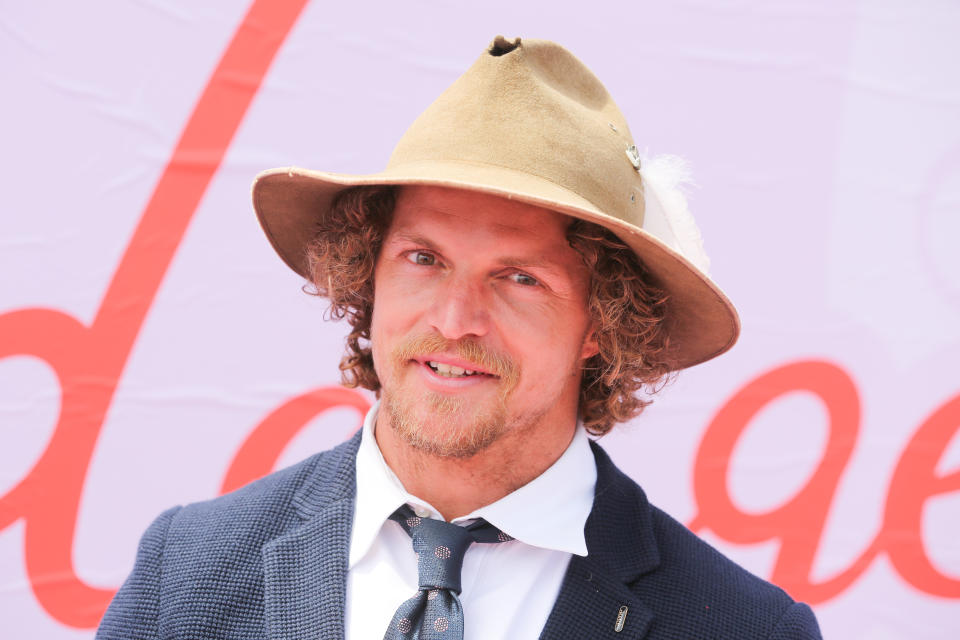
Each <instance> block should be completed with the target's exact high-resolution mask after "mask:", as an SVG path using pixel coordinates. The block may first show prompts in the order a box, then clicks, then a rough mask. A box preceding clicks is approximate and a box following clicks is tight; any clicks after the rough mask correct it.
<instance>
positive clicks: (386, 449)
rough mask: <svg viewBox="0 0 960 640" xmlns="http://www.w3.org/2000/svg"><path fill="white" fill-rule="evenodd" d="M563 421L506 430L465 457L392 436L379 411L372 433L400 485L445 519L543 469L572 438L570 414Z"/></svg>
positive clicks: (460, 514)
mask: <svg viewBox="0 0 960 640" xmlns="http://www.w3.org/2000/svg"><path fill="white" fill-rule="evenodd" d="M564 423H565V424H566V425H567V426H563V425H560V424H556V422H555V421H552V424H549V425H547V424H532V425H528V426H527V427H524V428H518V429H514V430H511V431H510V432H508V433H506V434H504V435H503V436H501V437H500V438H499V439H497V440H496V441H495V442H493V443H492V444H491V445H490V446H489V447H487V448H486V449H484V450H483V451H481V452H479V453H477V454H475V455H473V456H470V457H466V458H453V457H442V456H437V455H434V454H430V453H426V452H424V451H422V450H419V449H416V448H414V447H412V446H410V445H409V444H407V443H406V442H404V441H402V440H400V439H399V438H398V437H397V435H396V433H395V432H394V430H393V428H392V427H391V426H390V418H389V415H387V412H384V411H381V412H380V413H379V414H378V416H377V422H376V432H375V435H376V440H377V445H378V446H379V448H380V451H381V453H382V454H383V458H384V460H385V461H386V463H387V465H388V466H389V467H390V469H391V470H392V471H393V472H394V474H396V476H397V478H398V479H399V480H400V482H401V483H402V484H403V487H404V489H406V491H407V492H408V493H409V494H411V495H414V496H416V497H418V498H421V499H422V500H425V501H427V502H428V503H430V504H431V505H432V506H433V507H435V508H436V509H438V510H439V511H440V514H441V515H442V516H443V517H444V519H445V520H447V521H450V520H453V519H455V518H459V517H463V516H465V515H467V514H469V513H471V512H473V511H475V510H477V509H479V508H480V507H483V506H485V505H488V504H491V503H493V502H496V501H497V500H499V499H500V498H503V497H504V496H506V495H507V494H509V493H512V492H513V491H516V490H517V489H519V488H520V487H522V486H524V485H525V484H527V483H528V482H530V481H531V480H533V479H534V478H536V477H537V476H539V475H540V474H542V473H543V472H544V471H546V470H547V469H548V468H549V467H550V466H551V465H552V464H553V463H554V462H556V461H557V459H558V458H560V456H561V455H563V452H564V451H566V449H567V447H568V446H569V444H570V441H571V440H572V439H573V435H574V432H575V429H576V419H575V418H574V417H572V416H571V417H570V419H569V420H566V421H564ZM531 442H532V443H535V446H532V447H531V446H530V443H531Z"/></svg>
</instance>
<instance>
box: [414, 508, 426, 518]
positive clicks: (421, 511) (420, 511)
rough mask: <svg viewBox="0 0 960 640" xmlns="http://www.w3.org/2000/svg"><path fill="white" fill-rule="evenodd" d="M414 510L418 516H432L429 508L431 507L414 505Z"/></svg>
mask: <svg viewBox="0 0 960 640" xmlns="http://www.w3.org/2000/svg"><path fill="white" fill-rule="evenodd" d="M413 512H414V513H415V514H417V516H419V517H421V518H429V517H430V510H429V509H425V508H424V507H420V506H418V507H414V509H413Z"/></svg>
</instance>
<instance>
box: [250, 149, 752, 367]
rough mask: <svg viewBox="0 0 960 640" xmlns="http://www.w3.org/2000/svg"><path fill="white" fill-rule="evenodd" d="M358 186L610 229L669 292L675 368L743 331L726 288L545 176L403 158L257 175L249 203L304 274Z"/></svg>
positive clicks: (721, 347) (719, 348) (716, 350)
mask: <svg viewBox="0 0 960 640" xmlns="http://www.w3.org/2000/svg"><path fill="white" fill-rule="evenodd" d="M363 185H395V186H402V185H433V186H439V187H451V188H456V189H465V190H469V191H478V192H482V193H487V194H491V195H495V196H501V197H504V198H508V199H512V200H517V201H520V202H525V203H528V204H532V205H536V206H540V207H544V208H546V209H550V210H553V211H557V212H559V213H563V214H566V215H569V216H572V217H574V218H580V219H582V220H587V221H590V222H595V223H597V224H599V225H601V226H604V227H606V228H607V229H610V230H611V231H612V232H614V233H615V234H616V235H617V236H618V237H619V238H620V239H621V240H623V241H624V242H625V243H626V244H627V245H629V246H630V248H631V249H633V251H634V252H635V253H636V254H637V256H638V257H639V258H640V259H641V261H642V262H643V263H644V265H645V266H646V267H647V269H648V270H649V273H650V275H651V276H652V278H653V279H654V281H655V282H654V284H656V285H657V286H659V287H661V288H662V289H663V290H665V291H666V292H667V294H668V296H669V297H668V302H667V311H666V321H667V329H668V332H669V336H670V351H671V356H672V357H673V359H674V360H675V361H676V363H677V366H676V368H677V369H683V368H686V367H690V366H693V365H695V364H699V363H701V362H705V361H707V360H710V359H711V358H714V357H716V356H718V355H720V354H722V353H724V352H725V351H727V350H728V349H730V347H732V346H733V344H734V343H735V342H736V339H737V336H738V335H739V333H740V319H739V317H738V316H737V312H736V309H735V308H734V306H733V304H732V303H731V302H730V300H729V299H727V296H726V295H724V293H723V291H721V290H720V288H719V287H717V285H716V284H714V283H713V281H712V280H710V278H709V277H707V276H706V275H705V274H703V273H702V272H701V271H700V270H699V269H697V268H696V267H695V266H693V264H691V263H690V262H688V261H687V260H686V259H685V258H684V257H683V256H681V255H680V254H679V253H677V252H676V251H674V250H673V249H671V248H670V247H668V246H667V245H665V244H664V243H663V242H661V241H660V240H658V239H657V238H656V237H654V236H653V235H651V234H650V233H648V232H646V231H644V230H643V229H641V228H639V227H636V226H634V225H632V224H629V223H627V222H624V221H622V220H619V219H617V218H614V217H612V216H610V215H607V214H605V213H604V212H603V211H601V210H599V209H598V208H597V207H596V206H594V205H593V204H591V203H590V202H589V201H588V200H586V199H584V198H582V197H580V196H578V195H576V194H575V193H573V192H571V191H569V190H567V189H565V188H564V187H562V186H560V185H557V184H555V183H553V182H551V181H549V180H545V179H542V178H539V177H537V176H534V175H531V174H529V173H525V172H520V171H514V170H511V169H507V168H504V167H497V166H491V165H480V164H470V163H440V162H423V163H417V164H409V163H408V164H405V165H403V166H402V167H399V168H397V169H392V170H391V169H387V170H385V171H382V172H380V173H375V174H368V175H347V174H338V173H328V172H323V171H313V170H309V169H302V168H298V167H289V168H280V169H270V170H268V171H264V172H262V173H260V174H258V175H257V177H256V179H255V180H254V183H253V187H252V197H253V207H254V210H255V211H256V213H257V218H258V219H259V221H260V225H261V226H262V227H263V230H264V232H265V233H266V235H267V238H268V239H269V240H270V244H271V245H273V248H274V249H275V250H276V252H277V253H278V254H279V255H280V257H281V258H282V259H283V261H284V262H285V263H286V264H287V265H288V266H289V267H290V268H291V269H293V270H294V271H295V272H297V273H298V274H300V275H301V276H303V277H305V278H308V277H309V276H308V269H307V254H306V247H307V246H308V245H309V244H310V242H311V241H312V240H313V238H314V236H315V234H316V223H317V219H318V217H319V216H320V215H323V214H324V213H325V212H327V211H329V210H330V206H331V204H332V203H333V200H334V198H336V196H337V194H338V193H339V192H340V191H342V190H344V189H346V188H349V187H356V186H363Z"/></svg>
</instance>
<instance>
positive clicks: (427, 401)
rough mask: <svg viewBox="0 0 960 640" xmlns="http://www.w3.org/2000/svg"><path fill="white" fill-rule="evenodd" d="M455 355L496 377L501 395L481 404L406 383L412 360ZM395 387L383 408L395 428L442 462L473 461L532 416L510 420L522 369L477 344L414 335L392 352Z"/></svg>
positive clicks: (386, 388)
mask: <svg viewBox="0 0 960 640" xmlns="http://www.w3.org/2000/svg"><path fill="white" fill-rule="evenodd" d="M438 351H445V352H448V353H456V354H457V356H458V357H459V358H461V359H463V360H466V361H467V362H471V363H474V364H476V365H477V367H476V368H477V369H481V370H483V371H487V372H489V373H491V374H493V375H494V376H496V384H497V385H498V387H499V388H498V390H497V394H496V396H495V397H494V398H493V399H491V400H490V401H488V402H484V403H482V404H480V403H477V402H471V401H469V400H467V399H465V398H460V397H451V396H449V395H446V394H443V393H438V392H436V391H431V390H429V389H416V390H413V389H410V388H407V386H406V385H405V384H404V379H405V377H406V376H409V375H410V374H411V372H410V371H409V367H410V366H411V364H410V362H411V360H413V359H414V358H416V357H418V356H422V355H426V354H429V353H436V352H438ZM389 366H390V367H391V369H392V372H391V373H392V375H391V378H392V379H393V380H394V381H395V382H394V384H390V385H385V386H384V388H383V394H382V396H383V397H382V405H383V408H384V409H385V410H386V411H387V414H388V416H389V418H390V426H391V428H392V429H393V431H394V433H395V434H396V435H397V437H399V438H400V439H401V440H402V441H403V442H405V443H406V444H408V445H410V446H411V447H413V448H414V449H417V450H419V451H422V452H424V453H427V454H430V455H433V456H437V457H443V458H469V457H471V456H473V455H476V454H477V453H480V452H481V451H483V450H484V449H487V448H488V447H489V446H490V445H492V444H493V443H494V442H496V441H497V440H498V439H499V438H500V437H501V436H502V435H503V434H504V433H507V432H508V431H511V430H513V429H514V428H516V427H517V426H518V425H519V424H522V423H526V422H528V421H530V419H531V418H533V416H526V417H525V418H521V417H511V416H510V415H509V411H508V408H507V402H508V400H509V398H510V395H511V393H512V392H513V390H514V389H515V388H516V386H517V383H518V381H519V378H520V370H519V367H518V366H517V365H516V363H515V362H514V361H513V359H512V358H510V356H509V355H507V354H504V353H499V352H496V351H494V350H493V349H490V348H489V347H486V346H484V345H482V344H481V343H479V342H477V341H476V340H470V339H464V340H458V341H456V342H454V341H450V340H447V339H445V338H443V337H441V336H438V335H436V334H430V335H421V336H412V337H411V338H408V339H407V340H405V341H404V342H403V343H401V344H400V345H398V346H397V347H396V348H395V349H394V350H393V352H392V353H391V354H390V362H389Z"/></svg>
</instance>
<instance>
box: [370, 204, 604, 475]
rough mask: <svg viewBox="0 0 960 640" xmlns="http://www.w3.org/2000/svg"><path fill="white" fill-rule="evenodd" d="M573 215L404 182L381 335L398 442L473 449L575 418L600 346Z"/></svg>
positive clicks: (386, 247)
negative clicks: (587, 363)
mask: <svg viewBox="0 0 960 640" xmlns="http://www.w3.org/2000/svg"><path fill="white" fill-rule="evenodd" d="M569 221H570V219H569V218H567V217H566V216H563V215H560V214H558V213H555V212H552V211H548V210H546V209H542V208H540V207H535V206H531V205H527V204H522V203H518V202H515V201H510V200H506V199H503V198H498V197H495V196H489V195H484V194H478V193H472V192H468V191H462V190H456V189H444V188H439V187H409V188H404V189H403V190H402V191H401V193H400V195H399V197H398V199H397V205H396V209H395V211H394V215H393V220H392V222H391V225H390V228H389V229H388V231H387V234H386V237H385V239H384V243H383V247H382V249H381V251H380V255H379V257H378V259H377V264H376V270H375V274H374V288H375V295H374V308H373V319H372V325H371V332H370V335H371V347H372V350H373V359H374V366H375V368H376V371H377V375H378V377H379V378H380V382H381V385H382V391H383V395H382V402H383V407H382V408H383V410H384V411H386V412H387V415H388V416H389V419H390V423H391V425H392V428H393V430H394V432H395V433H396V435H397V436H398V437H399V438H400V439H402V440H403V441H405V442H406V443H407V444H409V445H412V446H414V447H416V448H418V449H421V450H424V451H426V452H429V453H433V454H436V455H440V456H453V457H467V456H471V455H473V454H475V453H478V452H479V451H482V450H483V449H485V448H486V447H487V446H489V445H490V444H492V443H493V442H495V441H496V440H497V439H498V438H500V437H501V436H503V435H504V434H507V433H510V432H514V433H523V434H524V435H525V436H529V437H530V438H536V434H537V432H538V430H542V429H551V428H560V426H563V425H567V426H569V425H570V424H571V423H572V421H573V420H575V419H576V410H577V398H578V393H579V385H580V371H581V367H582V365H583V361H584V360H585V359H586V358H589V357H590V356H592V355H593V354H595V353H596V343H595V342H594V340H593V336H592V332H591V328H592V327H591V322H590V318H589V315H588V312H587V289H588V284H589V273H588V271H587V268H586V266H585V265H584V264H583V262H582V260H581V258H580V255H579V254H578V253H577V252H576V251H574V250H573V248H571V247H570V245H569V243H568V242H567V239H566V233H565V232H566V228H567V226H568V224H569ZM471 371H472V372H473V373H472V374H469V373H467V372H471Z"/></svg>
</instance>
